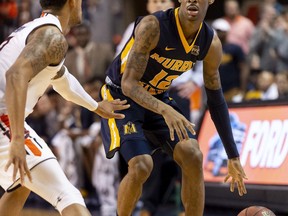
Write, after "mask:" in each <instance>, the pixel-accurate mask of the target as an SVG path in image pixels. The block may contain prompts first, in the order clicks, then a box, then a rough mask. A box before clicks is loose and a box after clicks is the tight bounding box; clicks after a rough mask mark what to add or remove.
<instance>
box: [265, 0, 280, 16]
mask: <svg viewBox="0 0 288 216" xmlns="http://www.w3.org/2000/svg"><path fill="white" fill-rule="evenodd" d="M264 4H270V5H271V6H272V7H274V8H275V10H276V12H277V14H281V13H282V12H283V11H284V7H283V5H282V4H280V3H279V2H278V1H277V0H264Z"/></svg>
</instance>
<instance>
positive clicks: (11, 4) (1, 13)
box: [0, 0, 18, 43]
mask: <svg viewBox="0 0 288 216" xmlns="http://www.w3.org/2000/svg"><path fill="white" fill-rule="evenodd" d="M17 16H18V5H17V1H16V0H1V1H0V43H2V41H4V40H5V38H6V37H7V36H8V35H9V34H10V33H11V32H12V30H14V29H15V27H16V26H17Z"/></svg>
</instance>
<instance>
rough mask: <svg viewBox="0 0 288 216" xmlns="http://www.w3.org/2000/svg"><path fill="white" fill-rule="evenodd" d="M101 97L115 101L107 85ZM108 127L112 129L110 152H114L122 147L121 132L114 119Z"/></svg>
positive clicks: (109, 120) (111, 119) (102, 89)
mask: <svg viewBox="0 0 288 216" xmlns="http://www.w3.org/2000/svg"><path fill="white" fill-rule="evenodd" d="M101 95H102V98H103V99H104V100H108V101H112V100H114V99H113V97H112V95H111V93H110V91H109V89H108V88H107V86H106V84H105V85H104V86H103V87H102V88H101ZM108 125H109V129H110V136H111V137H110V138H111V143H110V149H109V151H113V150H114V149H116V148H119V147H120V136H119V130H118V128H117V125H116V121H115V119H114V118H110V119H108Z"/></svg>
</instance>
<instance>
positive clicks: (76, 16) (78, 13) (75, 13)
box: [69, 0, 82, 26]
mask: <svg viewBox="0 0 288 216" xmlns="http://www.w3.org/2000/svg"><path fill="white" fill-rule="evenodd" d="M74 3H75V4H74V7H73V8H72V10H71V16H70V22H69V23H70V26H75V25H77V24H79V23H81V22H82V6H81V5H82V0H75V1H74Z"/></svg>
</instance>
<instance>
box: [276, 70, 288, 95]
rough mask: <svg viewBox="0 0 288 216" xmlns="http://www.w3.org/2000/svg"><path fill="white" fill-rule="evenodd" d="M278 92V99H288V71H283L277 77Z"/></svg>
mask: <svg viewBox="0 0 288 216" xmlns="http://www.w3.org/2000/svg"><path fill="white" fill-rule="evenodd" d="M275 82H276V85H277V90H278V99H285V100H287V99H288V71H282V72H279V73H277V74H276V75H275Z"/></svg>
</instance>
